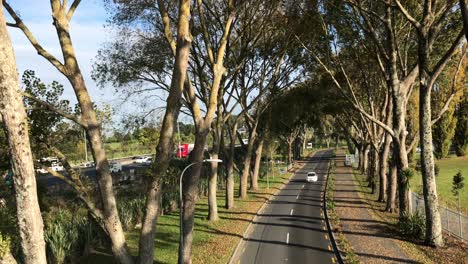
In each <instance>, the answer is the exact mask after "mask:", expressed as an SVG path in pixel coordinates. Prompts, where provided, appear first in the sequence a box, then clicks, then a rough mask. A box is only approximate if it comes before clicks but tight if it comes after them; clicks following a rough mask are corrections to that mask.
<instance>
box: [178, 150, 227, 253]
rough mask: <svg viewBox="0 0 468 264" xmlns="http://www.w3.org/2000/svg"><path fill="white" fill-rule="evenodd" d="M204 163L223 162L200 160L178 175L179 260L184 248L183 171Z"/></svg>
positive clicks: (219, 161) (218, 161)
mask: <svg viewBox="0 0 468 264" xmlns="http://www.w3.org/2000/svg"><path fill="white" fill-rule="evenodd" d="M206 162H217V163H222V162H223V161H222V160H220V159H204V160H201V161H196V162H193V163H190V164H189V165H187V167H185V168H184V170H183V171H182V173H181V174H180V180H179V202H180V212H179V225H180V227H179V233H180V246H179V260H181V259H182V258H181V257H182V252H183V251H184V250H183V248H184V234H183V230H182V228H183V227H182V216H183V212H184V201H183V199H182V178H183V177H184V173H185V171H186V170H187V169H188V168H190V167H192V166H193V165H195V164H198V163H206Z"/></svg>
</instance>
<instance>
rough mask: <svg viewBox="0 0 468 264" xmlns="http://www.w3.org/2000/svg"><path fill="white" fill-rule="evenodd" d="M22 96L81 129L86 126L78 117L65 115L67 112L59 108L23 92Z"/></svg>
mask: <svg viewBox="0 0 468 264" xmlns="http://www.w3.org/2000/svg"><path fill="white" fill-rule="evenodd" d="M22 95H23V96H24V97H26V98H28V99H31V100H33V101H34V102H36V103H38V104H40V105H42V106H44V107H45V108H46V109H47V110H49V111H52V112H54V113H57V114H58V115H61V116H63V117H65V118H67V119H69V120H71V121H73V122H75V123H77V124H78V125H80V126H82V127H83V128H86V127H87V126H88V125H87V124H86V123H84V122H83V120H81V118H80V117H77V116H75V115H72V114H69V113H67V112H65V111H63V110H61V109H59V108H57V107H55V106H53V105H51V104H49V103H47V102H45V101H42V100H41V99H39V98H37V97H35V96H33V95H31V94H29V93H26V92H23V93H22Z"/></svg>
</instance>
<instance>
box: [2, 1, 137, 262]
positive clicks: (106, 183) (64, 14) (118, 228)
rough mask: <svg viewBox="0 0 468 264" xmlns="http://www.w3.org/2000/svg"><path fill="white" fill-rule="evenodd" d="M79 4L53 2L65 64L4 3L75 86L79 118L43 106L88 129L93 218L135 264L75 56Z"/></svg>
mask: <svg viewBox="0 0 468 264" xmlns="http://www.w3.org/2000/svg"><path fill="white" fill-rule="evenodd" d="M80 2H81V1H80V0H75V1H73V2H72V4H71V5H70V6H68V5H67V1H63V2H62V1H60V0H51V1H50V5H51V14H52V19H53V21H54V23H53V25H54V27H55V30H56V33H57V36H58V40H59V43H60V49H61V51H62V55H63V62H61V61H60V60H59V59H57V58H56V57H55V56H53V55H52V54H51V53H49V52H48V51H47V50H46V49H44V47H43V46H42V45H41V44H40V43H39V42H38V40H37V39H36V38H35V36H34V35H33V34H32V32H31V31H30V30H29V28H28V27H27V26H26V24H25V23H24V22H23V20H22V19H21V18H20V17H19V16H18V15H17V13H16V11H14V9H13V8H12V7H11V6H10V5H9V4H8V3H7V2H4V3H3V5H4V6H5V8H6V10H7V11H8V13H9V14H10V16H11V17H12V18H13V19H14V23H9V24H8V25H10V26H12V27H14V28H18V29H20V30H21V31H22V32H23V33H24V35H25V36H26V38H27V39H28V40H29V42H30V43H31V45H32V46H33V47H34V48H35V49H36V51H37V52H38V54H39V55H40V56H42V57H43V58H45V59H46V60H47V61H49V62H50V63H51V64H52V65H53V66H54V67H55V68H56V69H57V70H58V71H59V72H60V73H61V74H63V75H64V76H65V77H66V78H67V79H68V81H69V82H70V84H71V86H72V87H73V90H74V92H75V95H76V98H77V101H78V104H79V106H80V114H81V115H80V116H73V115H69V114H67V113H64V112H63V111H61V110H60V109H56V108H55V107H53V106H51V105H49V104H47V103H44V105H46V106H47V107H49V109H50V110H54V111H56V112H57V113H59V114H62V115H63V116H64V117H66V118H69V119H71V120H72V121H74V122H76V123H77V124H79V125H81V126H82V127H83V129H85V130H86V135H87V138H88V140H89V143H90V146H91V152H92V155H93V158H94V161H95V163H96V173H97V179H98V187H99V195H100V197H99V200H100V204H101V205H102V207H101V208H96V210H100V211H102V212H99V213H95V214H93V215H94V216H97V215H100V216H102V217H101V218H99V219H97V220H98V221H102V222H103V223H104V227H105V230H106V234H108V235H109V238H110V241H111V245H112V252H113V254H114V256H115V258H116V259H117V260H118V261H119V262H121V263H133V260H132V258H131V256H130V254H129V252H128V249H127V245H126V242H125V235H124V232H123V229H122V224H121V222H120V218H119V214H118V211H117V204H116V199H115V195H114V192H113V189H112V176H111V174H110V170H109V162H108V160H107V157H106V153H105V150H104V144H103V141H102V133H101V126H100V123H99V121H98V119H97V115H96V111H95V109H94V105H93V103H92V101H91V97H90V96H89V93H88V89H87V87H86V83H85V81H84V78H83V74H82V72H81V69H80V67H79V65H78V59H77V57H76V54H75V49H74V46H73V42H72V39H71V35H70V21H71V19H72V17H73V15H74V13H75V11H76V9H77V8H78V6H79V4H80ZM38 101H40V100H38ZM41 102H43V101H41Z"/></svg>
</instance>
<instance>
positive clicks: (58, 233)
mask: <svg viewBox="0 0 468 264" xmlns="http://www.w3.org/2000/svg"><path fill="white" fill-rule="evenodd" d="M45 223H46V228H45V232H44V238H45V241H46V243H47V250H48V254H49V258H51V259H53V260H54V263H58V264H61V263H65V258H66V257H68V256H70V255H71V254H72V253H73V250H74V248H75V247H76V246H77V244H78V239H79V238H80V234H79V230H78V226H79V225H76V224H77V221H76V220H75V219H74V216H73V214H72V213H71V212H70V211H68V210H65V209H58V210H57V211H54V212H51V213H50V214H49V215H48V217H47V218H46V220H45Z"/></svg>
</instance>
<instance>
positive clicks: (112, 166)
mask: <svg viewBox="0 0 468 264" xmlns="http://www.w3.org/2000/svg"><path fill="white" fill-rule="evenodd" d="M109 170H110V172H111V173H114V172H121V171H122V164H120V163H119V162H116V161H111V162H109Z"/></svg>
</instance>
